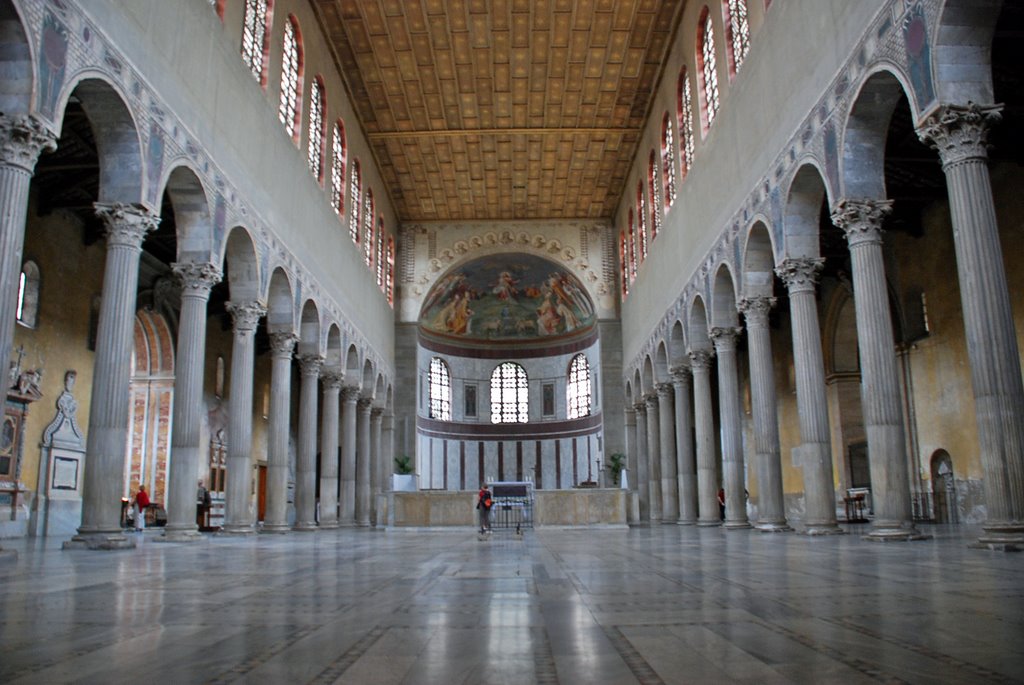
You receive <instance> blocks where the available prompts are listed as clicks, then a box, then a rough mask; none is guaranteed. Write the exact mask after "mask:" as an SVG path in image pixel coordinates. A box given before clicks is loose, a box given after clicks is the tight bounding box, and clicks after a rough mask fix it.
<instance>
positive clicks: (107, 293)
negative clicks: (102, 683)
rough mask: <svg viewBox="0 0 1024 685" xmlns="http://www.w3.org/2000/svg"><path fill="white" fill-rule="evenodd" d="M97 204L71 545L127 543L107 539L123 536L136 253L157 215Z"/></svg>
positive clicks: (128, 207)
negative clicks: (77, 519)
mask: <svg viewBox="0 0 1024 685" xmlns="http://www.w3.org/2000/svg"><path fill="white" fill-rule="evenodd" d="M95 207H96V215H97V216H98V217H99V218H100V219H102V220H103V223H104V224H105V225H106V229H107V259H106V265H105V268H104V272H103V299H102V304H101V305H100V321H99V332H98V333H97V336H96V361H95V363H94V367H93V369H94V370H93V383H92V401H91V404H90V409H89V436H88V441H87V442H86V447H85V474H84V478H83V482H82V525H81V527H80V528H79V529H78V533H79V534H78V535H77V536H75V538H74V540H72V546H80V545H85V546H88V547H90V548H108V547H117V546H124V544H125V543H122V542H121V541H120V540H110V539H109V538H110V537H115V538H116V537H121V538H122V539H123V536H121V535H120V534H121V495H122V494H123V492H122V488H123V487H124V485H123V484H124V463H125V453H126V450H127V444H126V442H125V431H126V430H127V427H128V416H129V409H130V408H129V406H128V405H129V398H128V378H129V375H130V373H131V359H132V342H133V340H134V336H133V335H132V330H133V328H134V326H135V294H136V292H137V291H138V284H139V253H140V252H141V251H142V240H143V238H144V237H145V235H146V233H148V232H149V231H151V230H153V229H155V228H156V227H157V224H159V223H160V217H157V216H154V215H153V214H151V213H150V212H149V211H148V210H146V209H144V208H142V207H141V206H137V205H128V204H101V203H96V205H95ZM127 546H134V543H130V544H128V545H127Z"/></svg>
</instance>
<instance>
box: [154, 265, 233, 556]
mask: <svg viewBox="0 0 1024 685" xmlns="http://www.w3.org/2000/svg"><path fill="white" fill-rule="evenodd" d="M172 268H173V270H174V274H175V276H177V277H178V280H179V281H180V282H181V316H180V317H179V319H178V347H177V357H176V359H175V364H174V415H173V417H172V423H171V459H170V462H171V463H170V477H169V478H168V484H167V526H166V527H165V528H164V534H163V539H165V540H168V541H170V540H174V541H189V540H198V539H199V528H198V526H197V525H196V503H197V499H196V492H197V490H198V482H197V477H198V474H199V472H200V470H199V467H200V463H201V462H200V459H201V455H203V454H204V452H203V450H202V447H201V445H200V444H199V438H200V435H199V433H200V425H201V423H202V418H203V366H204V364H205V363H206V305H207V303H208V302H209V301H210V289H211V288H213V286H215V285H216V284H217V283H219V282H220V280H221V278H222V277H223V273H222V272H221V270H220V268H219V267H218V266H216V265H215V264H208V263H196V262H180V263H177V264H174V265H173V267H172Z"/></svg>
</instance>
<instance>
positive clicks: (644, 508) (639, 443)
mask: <svg viewBox="0 0 1024 685" xmlns="http://www.w3.org/2000/svg"><path fill="white" fill-rule="evenodd" d="M634 411H635V412H636V490H637V493H638V496H639V497H640V521H641V522H642V523H649V522H650V520H651V481H650V478H649V477H648V470H649V469H648V465H649V464H650V460H649V459H648V458H647V405H646V404H645V403H644V402H643V400H641V401H639V402H637V403H636V405H635V406H634Z"/></svg>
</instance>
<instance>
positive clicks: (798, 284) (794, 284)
mask: <svg viewBox="0 0 1024 685" xmlns="http://www.w3.org/2000/svg"><path fill="white" fill-rule="evenodd" d="M824 267H825V260H824V259H822V258H821V257H792V258H790V259H786V260H783V261H782V262H781V263H780V264H779V265H778V266H777V267H775V275H776V276H778V277H779V278H781V279H782V282H783V283H785V284H786V287H787V288H788V289H789V292H790V293H798V292H804V291H808V290H809V291H811V292H813V291H814V289H815V286H816V284H817V283H818V276H819V275H820V274H821V270H822V269H823V268H824Z"/></svg>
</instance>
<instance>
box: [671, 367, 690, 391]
mask: <svg viewBox="0 0 1024 685" xmlns="http://www.w3.org/2000/svg"><path fill="white" fill-rule="evenodd" d="M692 374H693V371H691V370H690V367H689V366H683V365H682V364H680V365H679V366H673V367H672V368H670V369H669V370H668V375H669V377H671V378H672V385H673V386H679V385H684V386H685V385H687V384H689V382H690V378H691V376H692Z"/></svg>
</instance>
